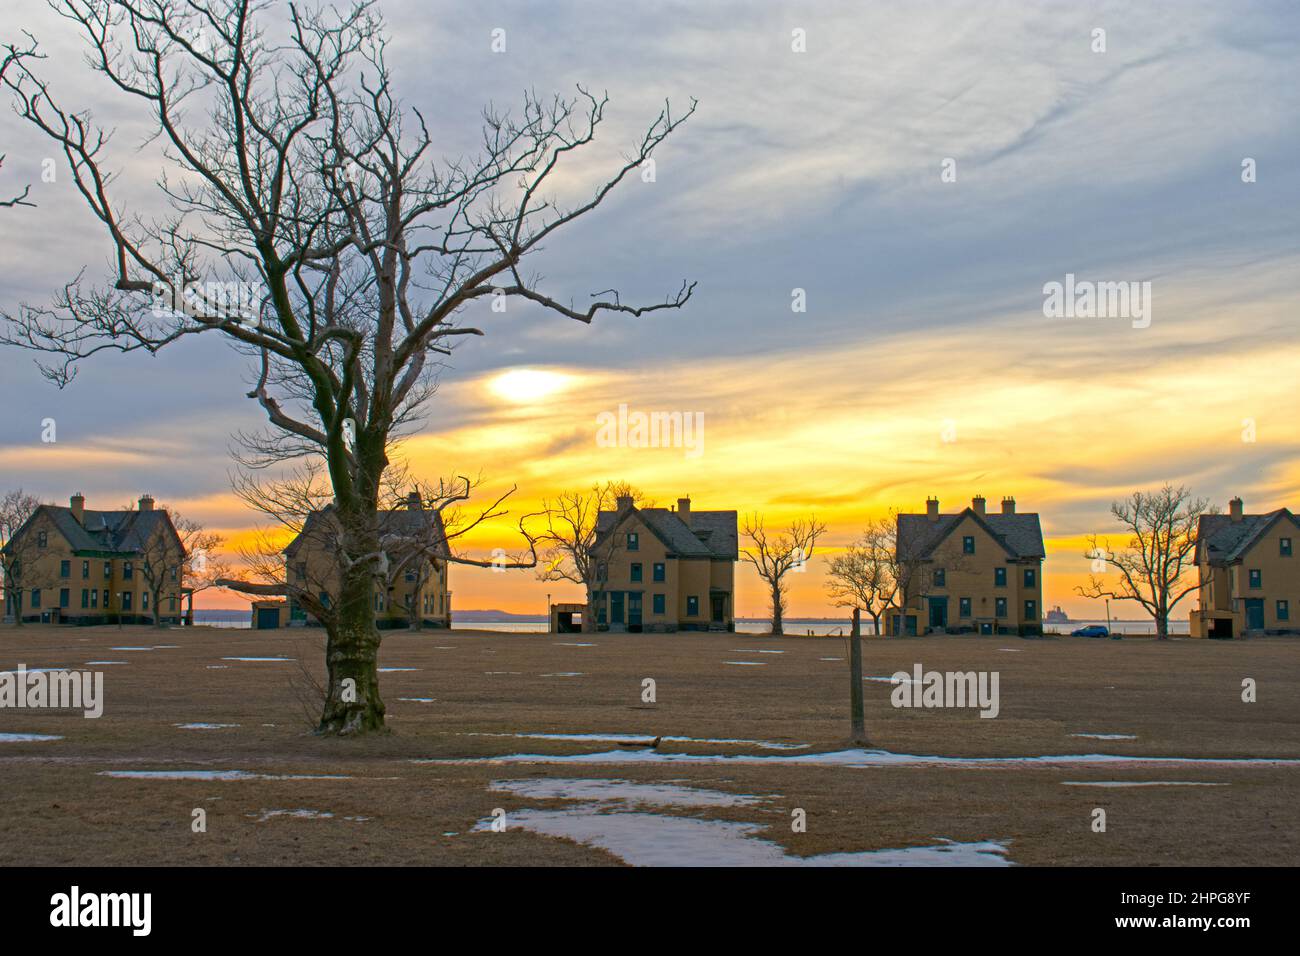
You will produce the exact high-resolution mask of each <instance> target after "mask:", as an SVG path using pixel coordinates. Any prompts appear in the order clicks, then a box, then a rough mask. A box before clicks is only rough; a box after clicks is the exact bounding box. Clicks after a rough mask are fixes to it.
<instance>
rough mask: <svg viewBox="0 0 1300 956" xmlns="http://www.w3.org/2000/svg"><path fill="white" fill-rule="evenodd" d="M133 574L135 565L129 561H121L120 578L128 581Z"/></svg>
mask: <svg viewBox="0 0 1300 956" xmlns="http://www.w3.org/2000/svg"><path fill="white" fill-rule="evenodd" d="M134 575H135V565H134V564H132V563H131V562H130V561H123V562H122V580H123V581H130V580H131V578H132V577H133V576H134Z"/></svg>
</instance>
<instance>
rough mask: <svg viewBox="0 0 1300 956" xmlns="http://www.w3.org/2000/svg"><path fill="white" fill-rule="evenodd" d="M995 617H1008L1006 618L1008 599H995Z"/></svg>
mask: <svg viewBox="0 0 1300 956" xmlns="http://www.w3.org/2000/svg"><path fill="white" fill-rule="evenodd" d="M993 616H994V617H1006V616H1007V599H1006V598H995V599H994V601H993Z"/></svg>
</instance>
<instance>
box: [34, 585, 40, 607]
mask: <svg viewBox="0 0 1300 956" xmlns="http://www.w3.org/2000/svg"><path fill="white" fill-rule="evenodd" d="M40 606H41V589H40V588H32V607H40Z"/></svg>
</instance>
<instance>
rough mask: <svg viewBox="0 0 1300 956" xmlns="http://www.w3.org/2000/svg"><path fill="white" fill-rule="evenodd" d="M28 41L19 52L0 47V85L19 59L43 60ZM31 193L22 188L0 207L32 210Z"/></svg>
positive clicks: (0, 160) (11, 46)
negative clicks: (19, 207) (27, 207)
mask: <svg viewBox="0 0 1300 956" xmlns="http://www.w3.org/2000/svg"><path fill="white" fill-rule="evenodd" d="M28 41H29V43H28V45H27V47H25V48H24V49H21V50H20V49H19V48H18V47H17V46H16V45H14V44H12V43H9V44H5V45H4V46H3V47H0V83H3V82H4V76H5V73H6V71H8V69H9V67H10V65H11V64H12V63H15V62H16V61H18V60H19V59H20V58H22V57H27V58H30V59H44V57H43V56H41V55H40V54H38V53H37V51H36V44H35V41H33V40H32V39H31V35H30V34H29V35H28ZM4 164H5V154H4V153H0V169H3V168H4ZM31 191H32V187H31V186H30V185H28V186H24V187H23V191H22V192H21V193H19V194H18V195H17V196H13V197H11V198H9V199H0V207H4V208H12V207H14V206H31V207H32V208H35V207H36V203H33V202H28V201H27V197H28V195H30V194H31Z"/></svg>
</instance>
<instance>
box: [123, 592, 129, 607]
mask: <svg viewBox="0 0 1300 956" xmlns="http://www.w3.org/2000/svg"><path fill="white" fill-rule="evenodd" d="M122 610H123V611H129V610H131V592H130V591H123V592H122Z"/></svg>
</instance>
